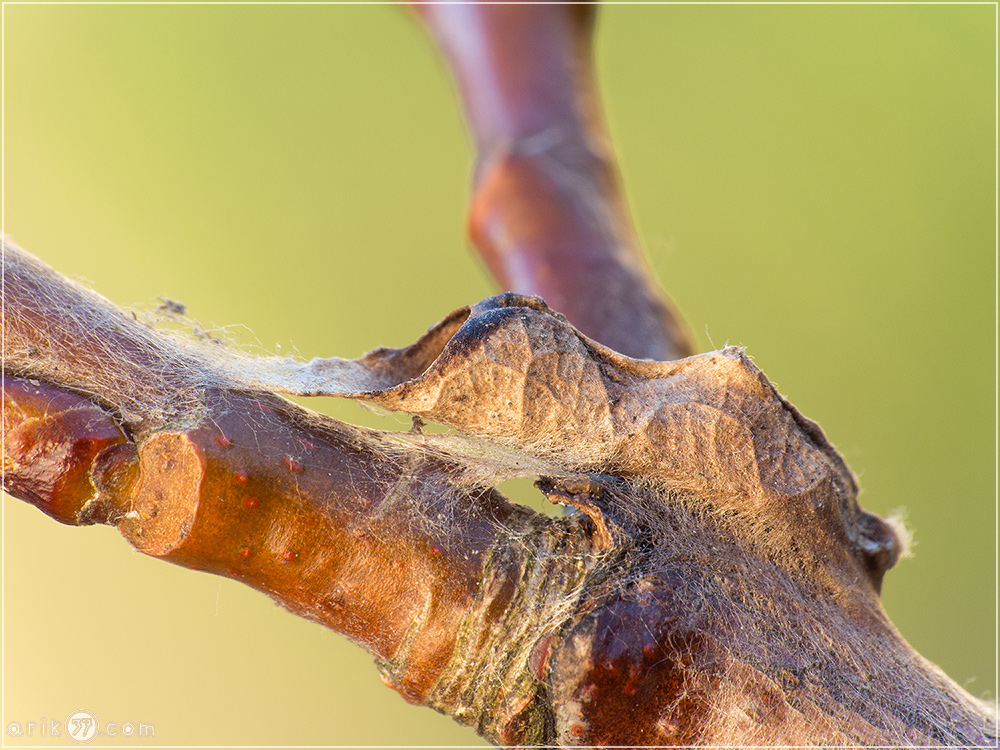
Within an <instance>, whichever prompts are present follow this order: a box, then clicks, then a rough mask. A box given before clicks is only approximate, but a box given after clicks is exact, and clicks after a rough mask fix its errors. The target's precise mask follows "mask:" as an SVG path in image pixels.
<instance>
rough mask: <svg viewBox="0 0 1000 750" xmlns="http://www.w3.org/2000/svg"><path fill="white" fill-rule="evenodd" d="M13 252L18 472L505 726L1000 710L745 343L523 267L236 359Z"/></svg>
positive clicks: (51, 509) (766, 736) (558, 730)
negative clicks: (369, 330)
mask: <svg viewBox="0 0 1000 750" xmlns="http://www.w3.org/2000/svg"><path fill="white" fill-rule="evenodd" d="M4 271H5V273H6V288H7V301H6V316H7V318H6V319H7V325H6V327H5V331H4V345H5V347H6V352H7V360H6V362H5V377H6V381H5V382H6V386H7V387H6V389H5V394H4V398H5V402H6V404H7V411H6V414H7V418H6V440H5V443H4V467H5V469H6V482H7V483H6V485H5V488H6V489H8V491H10V492H12V493H14V494H16V495H18V496H19V497H22V498H24V499H26V500H28V501H29V502H32V503H34V504H36V505H37V506H38V507H39V508H41V509H42V510H44V511H46V512H48V513H49V514H50V515H53V516H55V517H56V518H58V519H59V520H62V521H64V522H70V523H87V522H106V523H113V524H117V526H118V527H119V529H120V530H121V531H122V533H123V534H124V535H125V536H126V538H127V539H128V540H129V541H130V542H131V543H132V544H133V545H135V546H136V547H137V548H138V549H139V550H141V551H143V552H145V553H147V554H150V555H154V556H157V557H162V558H164V559H167V560H170V561H172V562H175V563H178V564H182V565H185V566H188V567H193V568H199V569H204V570H207V571H209V572H213V573H217V574H221V575H228V576H231V577H234V578H238V579H240V580H242V581H244V582H246V583H247V584H249V585H251V586H254V587H256V588H258V589H260V590H262V591H265V592H266V593H268V594H269V595H271V596H272V597H274V598H275V599H277V600H278V601H279V602H281V603H282V604H284V605H285V606H286V607H288V608H289V609H290V610H292V611H293V612H296V613H297V614H300V615H303V616H306V617H309V618H311V619H314V620H316V621H319V622H321V623H323V624H324V625H327V626H329V627H331V628H333V629H335V630H337V631H338V632H341V633H344V634H345V635H347V636H348V637H350V638H353V639H354V640H356V641H358V642H359V643H361V644H362V645H363V646H365V647H366V648H367V649H369V650H370V651H371V652H372V653H373V654H374V655H375V656H376V659H377V660H378V663H379V666H380V669H381V671H382V673H383V676H384V678H385V680H386V682H387V683H389V684H390V685H392V686H393V687H394V688H396V689H397V690H399V691H400V693H401V694H403V696H404V697H406V698H407V699H408V700H411V701H414V702H418V703H425V704H427V705H430V706H432V707H434V708H436V709H438V710H440V711H443V712H445V713H448V714H450V715H452V716H454V717H455V718H457V719H458V720H459V721H461V722H463V723H466V724H469V725H472V726H473V727H475V728H476V730H477V731H479V732H480V733H481V734H483V735H484V736H486V737H488V738H489V739H491V740H493V741H495V742H499V743H503V744H529V743H560V744H566V745H573V744H583V745H597V744H613V745H630V744H661V745H668V744H694V743H704V744H713V745H721V744H733V745H760V744H795V745H801V744H812V743H817V744H838V745H843V744H876V745H892V744H920V745H926V744H934V745H938V744H957V745H982V744H988V743H990V742H992V741H994V740H995V737H996V725H995V719H994V716H993V714H992V712H991V710H990V709H989V708H988V707H986V706H985V705H983V704H981V703H980V702H978V701H976V700H974V699H973V698H971V697H970V696H969V695H968V694H967V693H965V691H963V690H962V689H961V688H960V687H959V686H957V685H955V684H954V683H953V682H951V681H950V680H949V679H948V678H947V677H946V676H945V675H943V674H942V673H941V672H940V671H939V670H938V669H937V668H936V667H934V666H933V665H931V664H930V663H928V662H927V661H925V660H924V659H923V658H921V657H920V656H919V655H918V654H917V653H916V652H914V651H913V650H912V648H910V646H909V645H908V644H907V643H906V642H905V641H904V640H903V638H902V637H901V636H900V635H899V634H898V633H897V631H896V630H895V629H894V628H893V626H892V624H891V623H890V622H889V620H888V618H887V616H886V615H885V613H884V611H883V609H882V607H881V604H880V602H879V590H880V587H881V583H882V577H883V575H884V573H885V571H886V570H887V569H888V568H889V567H890V566H891V565H892V564H893V563H894V562H895V560H896V559H897V558H898V556H899V554H900V552H901V544H902V543H901V540H900V538H899V537H898V536H897V534H896V533H895V532H894V530H893V528H892V527H891V526H890V525H889V524H887V523H886V522H885V521H883V520H881V519H879V518H878V517H876V516H874V515H872V514H870V513H867V512H865V511H864V510H863V509H861V508H860V507H859V505H858V503H857V500H856V496H857V486H856V483H855V481H854V478H853V477H852V475H851V473H850V471H849V469H848V468H847V466H846V465H845V464H844V462H843V460H842V459H841V458H840V456H839V455H838V454H837V453H836V451H835V450H834V449H833V448H832V447H831V446H830V444H829V443H828V442H827V441H826V439H825V438H824V436H823V433H822V432H821V430H820V429H819V427H818V426H816V425H815V424H814V423H812V422H810V421H809V420H807V419H805V418H804V417H803V416H801V415H800V414H799V413H798V412H797V411H796V410H795V408H794V407H793V406H791V405H790V404H789V403H788V402H787V401H785V400H784V399H783V398H782V397H781V396H780V395H779V394H778V393H777V391H776V390H775V389H774V387H773V386H772V385H771V384H770V383H769V382H768V380H767V379H766V378H765V377H764V375H763V374H762V373H761V372H760V370H758V369H757V368H756V367H755V366H754V365H753V363H752V362H751V361H750V360H749V359H748V358H747V356H746V355H745V354H744V353H743V352H742V351H740V350H738V349H732V348H729V349H724V350H722V351H718V352H713V353H709V354H704V355H699V356H694V357H690V358H687V359H684V360H680V361H676V362H671V363H660V362H653V361H648V360H634V359H629V358H627V357H624V356H622V355H620V354H617V353H615V352H613V351H611V350H609V349H607V348H605V347H603V346H601V345H599V344H597V343H595V342H594V341H592V340H590V339H588V338H587V337H585V336H583V335H582V334H580V333H579V332H577V331H576V330H575V329H574V328H573V327H572V326H570V325H569V324H568V323H567V322H566V320H565V319H564V318H563V317H562V316H560V315H558V314H557V313H554V312H552V311H551V310H549V309H548V308H547V307H546V306H545V305H544V303H542V302H541V301H540V300H539V299H537V298H529V297H520V296H516V295H510V294H508V295H501V296H499V297H494V298H491V299H488V300H485V301H483V302H481V303H479V304H477V305H474V306H471V307H468V308H463V309H461V310H458V311H456V312H454V313H452V314H451V315H449V316H448V317H447V318H445V319H444V320H443V321H442V322H440V323H438V324H437V325H436V326H434V327H433V328H431V329H430V330H429V331H428V333H427V334H426V335H425V336H424V337H422V338H421V339H420V340H419V341H417V342H416V343H414V344H413V345H412V346H410V347H407V348H404V349H378V350H375V351H373V352H371V353H369V354H368V355H366V356H364V357H362V358H361V359H358V360H343V359H324V360H314V361H312V362H310V363H304V364H303V363H298V362H294V361H292V360H288V359H280V360H279V359H266V360H261V359H250V358H247V357H244V356H242V355H239V354H238V353H234V352H231V351H229V350H226V349H224V348H220V347H218V346H215V345H213V344H205V343H203V342H196V341H195V342H192V341H188V340H181V339H179V338H177V337H172V336H171V335H168V334H165V333H162V332H159V331H157V330H154V329H152V328H150V327H148V326H146V325H145V324H144V323H141V322H138V321H136V320H134V319H133V317H132V316H131V315H129V314H127V313H123V312H121V311H119V310H117V309H116V308H115V307H114V306H113V305H111V304H110V303H108V302H107V301H105V300H103V299H102V298H100V297H98V296H97V295H95V294H93V293H92V292H89V291H87V290H84V289H82V288H80V287H78V286H76V285H74V284H72V283H71V282H68V281H67V280H65V279H64V278H62V277H61V276H59V275H58V274H57V273H55V272H54V271H52V270H51V269H48V268H46V267H45V266H44V265H43V264H41V263H40V262H39V261H37V260H35V259H33V258H31V257H30V256H28V255H27V254H25V253H23V251H21V250H19V249H17V248H15V247H13V246H12V245H9V244H8V245H7V246H6V247H5V259H4ZM32 379H33V380H32ZM275 392H284V393H294V394H300V395H332V396H340V397H347V398H354V399H360V400H365V401H369V402H372V403H375V404H378V405H380V406H382V407H385V408H387V409H392V410H399V411H404V412H407V413H409V414H412V415H415V416H416V417H419V418H420V419H426V420H433V421H436V422H439V423H442V424H445V425H448V426H450V427H452V428H454V429H455V430H456V431H457V432H456V433H453V434H443V435H438V434H427V433H423V432H420V431H419V430H414V431H412V432H409V433H392V434H389V433H379V432H375V431H371V430H366V429H361V428H356V427H352V426H349V425H345V424H342V423H339V422H336V421H335V420H332V419H329V418H327V417H322V416H320V415H317V414H314V413H312V412H309V411H307V410H304V409H302V408H300V407H298V406H295V405H293V404H291V403H290V402H288V401H286V400H284V399H282V398H281V397H280V396H276V395H274V393H275ZM514 476H535V477H539V480H538V485H539V487H540V489H542V490H543V491H544V492H545V493H546V494H547V495H548V496H549V497H550V498H551V499H553V500H555V501H558V502H562V503H564V504H566V505H568V506H570V507H572V508H574V509H575V510H577V511H580V512H574V513H570V514H568V515H566V516H564V517H561V518H548V517H545V516H542V515H540V514H537V513H534V512H532V511H530V510H528V509H526V508H523V507H521V506H518V505H515V504H512V503H510V502H508V501H507V500H506V499H505V498H503V497H502V496H501V495H500V494H499V493H497V492H496V491H495V490H494V489H492V487H493V486H494V485H495V484H496V483H497V482H499V481H501V480H503V479H507V478H510V477H514Z"/></svg>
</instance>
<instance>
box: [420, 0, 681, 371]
mask: <svg viewBox="0 0 1000 750" xmlns="http://www.w3.org/2000/svg"><path fill="white" fill-rule="evenodd" d="M414 7H415V8H416V9H417V12H418V13H419V14H420V15H421V16H422V18H423V19H424V20H425V22H426V23H427V25H428V27H429V29H430V31H431V32H432V34H433V35H434V37H435V38H436V40H437V42H438V44H439V46H440V47H441V49H442V50H443V52H444V54H445V56H446V58H447V60H448V62H449V63H450V65H451V67H452V69H453V71H454V73H455V77H456V79H457V81H458V86H459V91H460V92H461V95H462V101H463V102H464V104H465V113H466V119H467V120H468V123H469V127H470V129H471V131H472V135H473V138H474V141H475V145H476V150H477V152H478V153H477V161H476V168H475V186H474V192H473V198H472V205H471V207H470V209H469V232H470V235H471V237H472V240H473V242H474V243H475V245H476V248H477V249H478V250H479V252H480V254H481V255H482V257H483V259H484V260H485V261H486V265H487V267H488V268H489V269H490V272H491V273H492V274H493V276H494V278H495V279H496V280H497V281H498V282H499V283H500V285H501V286H502V287H503V288H505V289H509V290H511V291H515V292H518V293H521V294H537V295H539V296H541V297H543V298H544V299H545V300H546V302H548V304H549V305H550V306H551V307H552V308H553V309H555V310H559V311H560V312H562V313H564V314H565V315H566V317H567V318H569V320H570V322H571V323H573V324H574V325H575V326H577V327H578V328H579V329H580V330H581V331H583V332H584V333H586V334H587V335H589V336H592V337H593V338H595V339H597V340H598V341H600V342H602V343H604V344H607V345H608V346H610V347H612V348H613V349H616V350H617V351H620V352H623V353H624V354H628V355H630V356H633V357H648V358H651V359H657V360H670V359H677V358H679V357H685V356H688V355H690V354H694V352H695V346H694V341H693V337H692V336H691V334H690V332H689V331H688V330H687V328H686V326H685V325H684V322H683V320H682V319H681V317H680V315H679V314H678V313H677V311H676V310H675V309H674V307H673V306H672V305H671V303H670V301H669V300H668V299H667V297H666V295H665V294H664V293H663V291H662V290H661V289H660V287H659V286H658V285H657V283H656V281H655V280H654V278H653V274H652V273H651V271H650V270H649V267H648V265H647V263H646V260H645V258H644V256H643V253H642V250H641V248H640V245H639V241H638V239H637V237H636V234H635V229H634V227H633V225H632V220H631V217H630V215H629V211H628V206H627V203H626V200H625V196H624V191H623V188H622V184H621V177H620V175H619V173H618V168H617V165H616V162H615V156H614V152H613V150H612V147H611V143H610V139H609V138H608V135H607V128H606V126H605V124H604V119H603V115H602V113H601V108H600V102H599V96H598V92H597V86H596V82H595V80H594V70H593V63H592V53H591V33H592V30H593V22H594V8H593V6H582V5H505V4H485V3H484V4H476V3H470V4H460V5H428V4H416V5H415V6H414Z"/></svg>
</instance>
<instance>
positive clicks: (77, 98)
mask: <svg viewBox="0 0 1000 750" xmlns="http://www.w3.org/2000/svg"><path fill="white" fill-rule="evenodd" d="M3 13H4V27H3V28H4V50H3V55H4V64H5V67H4V84H5V88H4V117H5V121H4V122H5V132H4V137H5V142H4V154H3V156H4V164H3V168H4V181H5V182H4V186H5V192H4V196H3V209H4V231H6V232H7V233H8V234H9V235H10V236H11V237H12V238H13V239H14V240H15V241H17V242H18V243H20V244H22V245H23V246H24V247H26V248H27V249H28V250H30V251H31V252H33V253H35V254H36V255H38V256H40V257H41V258H43V259H44V260H45V261H47V262H48V263H50V264H52V265H53V266H55V267H56V268H58V269H59V270H61V271H63V272H65V273H67V274H69V275H71V276H74V277H79V278H84V279H86V280H88V281H89V282H90V283H92V284H93V286H94V287H95V288H96V289H98V290H99V291H100V292H101V293H103V294H104V295H106V296H108V297H110V298H111V299H113V300H115V301H116V302H119V303H122V304H128V305H138V306H139V307H142V308H144V309H147V310H148V309H151V308H153V307H155V306H156V304H157V297H159V296H161V295H166V296H169V297H171V298H173V299H177V300H181V301H183V302H184V303H186V304H187V306H188V310H189V313H190V314H191V315H192V316H193V317H195V318H197V319H199V320H201V321H202V322H203V323H206V324H211V325H214V326H230V325H234V324H242V325H245V326H246V329H244V328H241V327H239V326H238V325H237V326H236V327H234V328H233V329H232V332H233V335H235V336H236V337H238V338H240V339H241V340H242V341H244V342H246V343H248V344H249V345H251V346H252V347H253V348H257V349H262V350H264V351H268V352H275V351H281V352H282V353H287V352H289V351H295V352H298V353H299V354H301V355H302V356H304V357H311V356H315V355H332V354H338V355H343V356H356V355H358V354H361V353H362V352H363V351H365V350H367V349H369V348H371V347H374V346H376V345H380V344H385V345H396V346H398V345H403V344H406V343H409V342H411V341H412V340H413V339H414V338H415V337H416V336H418V335H419V334H420V333H421V332H422V331H423V330H424V329H425V328H426V327H427V326H428V325H430V324H431V323H432V322H433V321H435V320H437V319H438V318H440V317H441V316H442V315H444V314H445V313H447V312H448V311H450V310H451V309H453V308H455V307H458V306H460V305H463V304H466V303H469V302H472V301H475V300H478V299H480V298H482V297H484V296H487V295H489V294H491V293H493V292H494V291H495V289H494V287H493V286H492V285H491V283H490V282H489V281H488V280H487V279H486V278H485V276H484V274H483V273H482V271H481V266H480V264H479V263H478V261H476V260H475V259H474V257H473V256H472V254H471V253H470V252H469V251H468V245H467V242H466V240H465V238H464V235H463V225H464V206H465V203H466V198H467V183H468V179H469V174H470V158H471V153H470V150H469V146H468V142H467V138H466V135H465V132H464V129H463V124H462V119H461V114H460V111H459V108H458V105H457V102H456V100H455V98H454V96H453V91H452V86H451V83H450V81H449V79H448V76H447V74H446V71H445V70H444V67H443V65H442V64H441V61H440V60H439V58H438V56H437V55H436V53H435V51H434V50H433V48H432V46H431V45H430V44H429V42H428V40H427V38H426V37H425V34H424V32H423V30H422V29H421V28H420V26H419V25H418V24H417V23H416V22H415V20H414V19H413V18H412V17H411V16H410V15H409V13H408V12H407V11H406V10H405V9H403V8H399V7H385V6H382V7H376V6H335V5H296V6H280V5H266V6H265V5H258V6H254V5H238V6H237V5H234V6H225V5H221V6H220V5H214V6H208V5H205V6H199V5H189V6H181V5H176V6H170V5H156V6H153V5H149V6H142V5H128V6H125V5H122V6H114V5H103V6H100V5H99V6H74V5H7V6H5V7H4V9H3ZM995 13H996V9H995V7H993V6H989V5H980V6H971V5H962V6H948V5H934V6H929V5H928V6H921V5H905V6H872V5H837V6H832V5H830V6H822V5H809V6H794V5H792V6H787V5H786V6H697V5H695V6H690V5H685V6H669V5H661V6H641V7H637V6H628V7H625V6H619V7H607V8H605V9H604V10H603V11H602V17H601V21H600V25H599V30H598V35H597V49H598V63H599V68H600V77H601V83H602V87H603V90H604V93H605V97H606V103H607V106H608V110H609V118H610V121H611V127H612V132H613V135H614V138H615V141H616V144H617V147H618V149H619V154H620V156H621V159H622V164H623V170H624V173H625V178H626V183H627V188H628V193H629V196H630V200H631V202H632V205H633V207H634V210H635V213H636V216H637V221H638V224H639V227H640V232H641V236H642V239H643V241H644V243H645V246H646V248H647V249H648V252H649V255H650V258H651V262H652V264H653V266H654V267H655V269H656V270H657V272H658V274H659V275H660V278H661V279H662V280H663V281H664V283H665V284H666V286H667V288H668V289H669V291H670V293H671V294H672V295H673V297H674V299H675V300H676V301H677V302H678V304H679V306H680V308H681V309H682V310H683V311H684V313H685V315H686V317H687V319H688V320H689V322H690V323H691V325H692V327H693V328H694V329H695V331H696V332H697V334H698V335H699V337H700V339H701V342H702V345H703V347H704V348H706V349H707V348H709V347H711V346H714V347H720V346H722V345H724V344H726V343H732V344H742V345H745V346H746V347H747V349H748V351H749V353H750V354H751V355H752V356H753V357H754V359H755V360H756V362H757V363H758V364H759V365H760V366H761V367H762V368H763V369H764V371H765V372H767V373H768V375H769V376H770V377H771V378H772V379H773V380H774V381H775V382H776V383H777V384H778V386H779V388H780V389H781V390H782V392H783V393H785V394H786V395H787V396H788V397H789V398H790V399H791V400H792V401H793V402H794V403H795V404H796V405H797V406H798V407H799V408H800V409H801V410H802V411H803V412H804V413H805V414H806V415H807V416H809V417H811V418H813V419H816V420H818V421H819V422H820V424H822V425H823V427H824V429H825V430H826V431H827V434H828V435H829V436H830V438H831V439H832V440H833V442H834V443H835V444H836V445H837V446H838V447H839V448H840V449H841V450H842V452H843V453H844V454H845V456H846V458H847V460H848V461H849V463H850V464H851V465H852V467H853V468H854V470H855V471H856V472H857V473H858V474H859V476H860V478H861V483H862V485H863V487H864V493H863V495H862V502H863V504H864V505H865V506H866V507H868V508H870V509H873V510H875V511H878V512H880V513H888V512H890V511H893V510H895V509H898V508H905V509H906V511H907V514H908V522H909V524H910V525H911V526H912V527H913V528H914V529H915V530H916V541H917V544H916V547H915V553H916V554H915V556H914V557H913V558H911V559H906V560H904V561H902V562H901V563H900V565H899V566H898V568H897V569H895V570H893V571H892V572H890V574H889V576H888V578H887V580H886V585H885V595H884V598H885V604H886V608H887V609H888V611H889V613H890V615H891V617H892V619H893V620H894V622H895V623H896V625H897V626H898V627H899V629H900V630H901V631H902V633H903V634H904V635H905V636H906V638H907V639H909V641H910V642H911V643H912V644H913V645H914V646H915V647H916V648H917V649H918V650H919V651H921V652H922V653H923V654H924V655H925V656H927V657H928V658H930V659H931V660H933V661H935V662H937V663H938V664H939V665H940V666H941V667H942V668H943V669H944V670H945V671H946V672H947V673H948V674H949V675H950V676H951V677H953V678H954V679H955V680H957V681H958V682H959V683H961V684H963V685H965V686H966V687H967V689H968V690H969V691H970V692H972V693H973V694H974V695H977V696H993V695H995V690H996V676H995V675H996V673H995V669H996V658H995V657H996V649H995V646H996V639H995V633H996V630H995V624H996V617H995V613H996V598H995V590H996V576H995V571H996V558H995V548H996V546H995V545H996V534H995V530H996V525H995V457H996V452H995V451H996V444H995V406H996V404H995V387H994V384H995V373H996V370H995V361H996V360H995V352H996V350H995V325H994V323H995V315H994V289H995V287H994V278H995V272H994V268H995V255H994V250H995V237H994V215H995V214H994V210H995V205H996V204H995V191H994V187H995V182H994V174H995V172H994V169H995V164H996V159H995V153H994V132H995V131H994V112H995V99H994V91H995V80H994V59H995V58H994V54H995V53H994V49H995V48H994V29H995ZM317 406H318V407H319V408H323V409H328V410H332V412H333V413H335V414H337V415H339V416H340V417H342V418H345V419H351V420H355V421H366V422H368V423H371V420H372V419H373V418H372V417H370V416H369V415H368V413H367V412H364V411H362V410H361V409H359V408H357V407H356V406H354V405H352V404H347V405H330V404H323V403H319V404H317ZM388 421H389V423H393V420H392V419H390V420H388ZM395 424H397V425H398V424H399V421H398V420H397V421H396V422H395ZM3 540H4V549H3V556H4V563H5V567H4V591H3V598H4V626H5V629H4V664H3V679H4V688H5V693H4V721H5V722H10V721H18V722H22V723H24V722H27V721H38V720H39V719H40V718H42V717H49V718H55V719H57V720H62V718H64V717H65V716H66V715H67V714H68V713H70V712H71V711H72V710H75V709H79V708H83V709H87V710H89V711H91V712H93V713H94V714H96V715H97V716H98V718H100V719H102V720H104V721H108V720H111V721H119V722H121V721H143V722H146V723H152V724H154V725H155V727H156V739H155V741H156V743H157V744H167V745H183V744H198V745H215V744H227V745H261V744H283V745H287V744H335V745H357V744H366V745H397V744H415V745H420V744H433V745H440V744H445V745H458V744H467V743H476V742H477V738H476V737H475V736H474V735H473V733H472V732H471V730H467V729H463V728H461V727H459V726H458V725H457V724H454V723H453V722H452V721H451V720H450V719H448V718H445V717H442V716H439V715H437V714H434V713H433V712H431V711H428V710H426V709H419V708H414V707H411V706H408V705H406V704H405V703H404V702H403V701H402V700H401V699H400V698H398V697H397V696H396V695H395V694H394V693H393V692H391V691H389V690H387V689H386V688H384V687H383V686H382V685H381V683H380V682H379V679H378V677H377V675H376V672H375V669H374V668H373V667H372V665H371V658H370V657H369V656H368V655H367V654H365V653H364V652H362V651H361V650H360V649H358V648H357V647H355V646H353V645H351V644H349V643H348V642H347V641H345V640H344V639H342V638H340V637H339V636H337V635H335V634H333V633H329V632H325V631H323V630H322V629H321V628H320V627H319V626H316V625H313V624H311V623H308V622H306V621H304V620H300V619H297V618H295V617H293V616H291V615H289V614H287V613H285V612H284V611H283V610H280V609H278V608H277V607H275V606H274V605H273V604H272V603H271V602H270V601H269V600H268V599H267V598H265V597H264V596H262V595H260V594H257V593H255V592H252V591H250V590H248V589H245V588H243V587H241V586H240V585H238V584H236V583H233V582H232V581H228V580H226V581H220V580H219V579H216V578H212V577H209V576H207V575H204V574H199V573H193V572H188V571H185V570H182V569H180V568H174V567H172V566H169V565H164V564H162V563H159V562H156V561H154V560H151V559H147V558H144V557H143V556H141V555H139V554H136V553H134V552H132V551H131V550H130V548H129V547H128V545H127V544H125V543H124V541H123V540H121V539H120V538H119V537H118V536H117V533H116V532H115V531H114V530H112V529H106V528H89V529H74V528H69V527H63V526H60V525H58V524H56V523H55V522H52V521H50V520H49V519H48V518H46V517H45V516H43V515H42V514H40V513H38V512H37V511H35V510H34V509H32V508H30V507H28V506H26V505H25V504H23V503H20V502H18V501H14V500H12V499H10V498H5V500H4V529H3ZM5 740H6V741H7V743H8V744H12V745H16V744H29V743H30V744H36V743H39V742H41V744H46V743H47V742H50V741H51V740H49V739H41V738H39V737H38V736H37V734H36V735H35V737H33V738H31V740H29V739H28V738H24V739H22V740H17V739H16V738H12V737H9V736H8V737H5ZM112 742H113V741H112ZM133 742H136V741H135V740H133ZM138 742H142V741H141V740H140V741H138Z"/></svg>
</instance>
